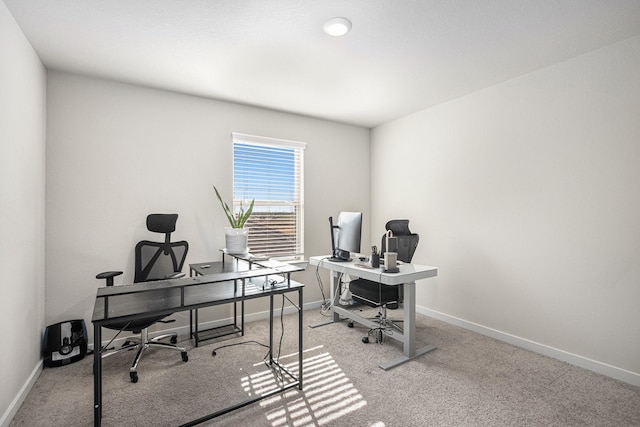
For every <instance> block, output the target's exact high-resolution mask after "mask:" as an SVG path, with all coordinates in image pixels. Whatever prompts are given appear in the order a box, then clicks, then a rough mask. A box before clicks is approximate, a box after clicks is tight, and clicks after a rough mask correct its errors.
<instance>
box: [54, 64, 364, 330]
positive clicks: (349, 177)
mask: <svg viewBox="0 0 640 427" xmlns="http://www.w3.org/2000/svg"><path fill="white" fill-rule="evenodd" d="M47 108H48V110H47V111H48V115H49V116H48V117H49V120H48V130H47V137H48V140H47V198H46V200H47V247H46V251H47V264H46V268H47V289H46V292H47V293H46V320H47V322H50V323H52V322H57V321H61V320H65V319H72V318H76V317H78V318H84V319H85V320H86V321H87V325H90V319H91V313H92V310H93V302H94V297H95V292H96V291H95V290H96V288H97V287H98V286H103V283H100V282H99V281H97V280H96V279H95V275H96V274H97V273H98V272H101V271H106V270H124V271H125V275H124V278H123V276H120V277H119V278H118V279H121V280H120V282H131V281H132V280H133V258H134V257H133V247H134V246H135V243H136V242H137V241H139V240H141V239H144V238H149V237H151V235H150V233H149V232H148V231H147V230H146V226H145V218H146V216H147V214H149V213H153V212H176V213H178V214H179V215H180V216H179V219H178V223H177V229H176V232H175V233H174V234H173V238H174V239H186V240H188V241H189V244H190V251H189V255H188V257H187V264H188V263H196V262H205V261H209V260H219V259H220V252H219V248H221V247H223V246H224V226H225V225H227V220H226V218H225V216H224V213H223V212H222V209H221V208H220V206H219V204H218V201H217V199H216V198H215V193H214V191H213V185H214V184H215V185H216V186H218V188H219V189H221V191H222V192H223V193H224V194H225V195H226V196H227V197H230V195H231V180H232V176H231V172H232V150H231V148H232V145H231V132H241V133H247V134H253V135H260V136H266V137H273V138H283V139H289V140H296V141H303V142H306V143H307V148H306V150H305V231H304V232H305V249H306V254H307V255H318V254H325V253H328V252H329V251H330V246H331V245H330V240H329V225H328V221H327V218H328V217H329V216H330V215H335V214H337V212H338V211H340V210H362V211H364V212H365V218H368V216H369V215H368V213H369V205H370V200H369V184H368V177H369V161H368V159H369V130H368V129H365V128H360V127H355V126H348V125H344V124H338V123H333V122H328V121H323V120H317V119H312V118H307V117H302V116H297V115H292V114H285V113H280V112H274V111H269V110H264V109H259V108H252V107H246V106H241V105H236V104H231V103H225V102H219V101H214V100H210V99H205V98H198V97H193V96H186V95H181V94H176V93H171V92H165V91H159V90H154V89H149V88H143V87H138V86H131V85H125V84H119V83H114V82H109V81H105V80H100V79H95V78H88V77H80V76H76V75H71V74H66V73H60V72H49V73H48V97H47ZM335 171H342V172H341V174H342V175H343V178H344V179H345V180H346V183H347V184H346V185H344V186H341V187H340V188H339V189H338V187H337V185H336V180H335V177H336V173H335ZM368 228H369V223H368V222H367V223H366V224H365V229H367V230H368ZM185 272H188V268H185ZM297 280H299V281H303V282H304V283H306V284H307V285H308V286H307V287H306V289H305V302H314V301H318V300H320V299H321V294H320V290H319V288H318V286H317V284H316V279H315V274H314V271H311V269H310V270H309V271H307V272H306V273H304V274H301V275H298V277H297ZM327 283H328V279H327ZM248 308H249V311H250V312H256V311H257V312H259V311H263V310H266V309H268V305H265V302H263V301H252V302H250V303H248ZM229 314H230V312H229V310H227V309H224V308H217V309H208V310H203V311H201V316H200V320H204V321H207V320H215V319H219V318H225V317H228V316H229ZM172 317H173V318H176V319H177V320H178V321H179V323H176V324H172V325H171V326H174V325H178V326H179V325H187V324H188V313H178V314H176V315H174V316H172ZM90 335H92V333H90Z"/></svg>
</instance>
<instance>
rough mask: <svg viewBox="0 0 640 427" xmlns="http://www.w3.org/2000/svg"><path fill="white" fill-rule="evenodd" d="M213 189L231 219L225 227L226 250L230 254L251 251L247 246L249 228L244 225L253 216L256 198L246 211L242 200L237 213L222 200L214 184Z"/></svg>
mask: <svg viewBox="0 0 640 427" xmlns="http://www.w3.org/2000/svg"><path fill="white" fill-rule="evenodd" d="M213 189H214V190H215V192H216V197H218V200H219V201H220V205H221V206H222V210H223V211H224V213H225V215H226V216H227V219H228V220H229V225H230V226H229V227H225V230H224V237H225V243H226V250H227V252H228V253H230V254H244V253H247V252H249V248H248V247H247V237H248V235H249V230H247V229H246V228H245V227H244V225H245V223H246V222H247V220H248V219H249V217H250V216H251V213H252V212H253V204H254V203H255V199H253V200H252V201H251V204H250V205H249V207H248V208H247V210H246V211H245V209H244V205H243V204H242V202H240V210H239V211H238V213H237V214H236V213H235V212H234V211H233V210H232V209H231V208H230V207H229V205H228V204H227V203H225V202H224V201H223V200H222V196H221V195H220V192H219V191H218V189H217V188H216V186H215V185H214V186H213Z"/></svg>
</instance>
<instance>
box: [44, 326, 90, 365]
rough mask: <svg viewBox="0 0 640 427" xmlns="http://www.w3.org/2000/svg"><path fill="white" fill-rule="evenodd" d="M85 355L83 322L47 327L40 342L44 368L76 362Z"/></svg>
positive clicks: (85, 333) (85, 331) (85, 339)
mask: <svg viewBox="0 0 640 427" xmlns="http://www.w3.org/2000/svg"><path fill="white" fill-rule="evenodd" d="M86 354H87V328H86V326H85V324H84V320H82V319H80V320H68V321H66V322H60V323H56V324H55V325H50V326H47V328H46V329H45V330H44V339H43V340H42V356H43V358H44V366H48V367H53V366H62V365H67V364H69V363H73V362H77V361H78V360H80V359H82V358H83V357H84V356H85V355H86Z"/></svg>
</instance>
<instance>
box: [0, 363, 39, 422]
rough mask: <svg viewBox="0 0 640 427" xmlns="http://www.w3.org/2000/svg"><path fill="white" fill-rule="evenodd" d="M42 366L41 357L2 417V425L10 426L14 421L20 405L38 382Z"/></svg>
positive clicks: (0, 420) (0, 419)
mask: <svg viewBox="0 0 640 427" xmlns="http://www.w3.org/2000/svg"><path fill="white" fill-rule="evenodd" d="M42 367H43V364H42V359H41V360H40V361H39V362H38V363H37V364H36V366H35V368H33V371H31V375H29V378H27V381H25V383H24V384H23V386H22V388H20V391H19V392H18V394H17V395H16V397H14V399H13V401H12V402H11V404H10V405H9V407H8V408H7V410H6V411H5V413H4V414H2V418H0V427H9V424H11V421H13V418H14V417H15V416H16V414H17V413H18V409H20V406H21V405H22V403H23V402H24V400H25V399H26V398H27V395H28V394H29V392H30V391H31V388H32V387H33V385H34V384H35V383H36V380H37V379H38V377H39V376H40V373H41V372H42Z"/></svg>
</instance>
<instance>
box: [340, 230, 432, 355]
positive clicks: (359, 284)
mask: <svg viewBox="0 0 640 427" xmlns="http://www.w3.org/2000/svg"><path fill="white" fill-rule="evenodd" d="M385 228H386V229H387V230H391V232H392V233H393V237H396V238H397V242H398V249H397V252H398V260H399V261H402V262H406V263H410V262H411V259H412V258H413V254H414V253H415V251H416V248H417V247H418V241H419V240H420V236H418V235H417V234H415V233H412V232H411V230H409V220H408V219H394V220H391V221H389V222H387V224H386V225H385ZM381 246H382V252H383V253H384V252H385V251H386V233H385V235H383V236H382V245H381ZM349 291H351V297H352V298H353V299H354V300H355V301H357V302H360V303H363V304H365V305H368V306H370V307H380V312H379V313H378V315H377V316H376V317H375V320H376V321H377V325H376V326H375V327H372V328H369V331H368V332H367V335H366V336H365V337H364V338H362V341H363V342H364V343H368V342H369V336H370V335H371V334H375V336H376V342H377V343H380V344H382V342H383V341H384V336H385V333H387V332H389V331H391V330H393V329H394V328H395V329H398V330H399V331H402V328H400V327H399V326H398V325H397V324H396V322H399V321H392V320H389V319H388V318H387V309H396V308H398V306H399V304H400V303H401V302H402V295H403V294H402V285H398V286H388V285H383V284H381V283H377V282H374V281H371V280H367V279H355V280H352V281H351V282H350V283H349Z"/></svg>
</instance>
